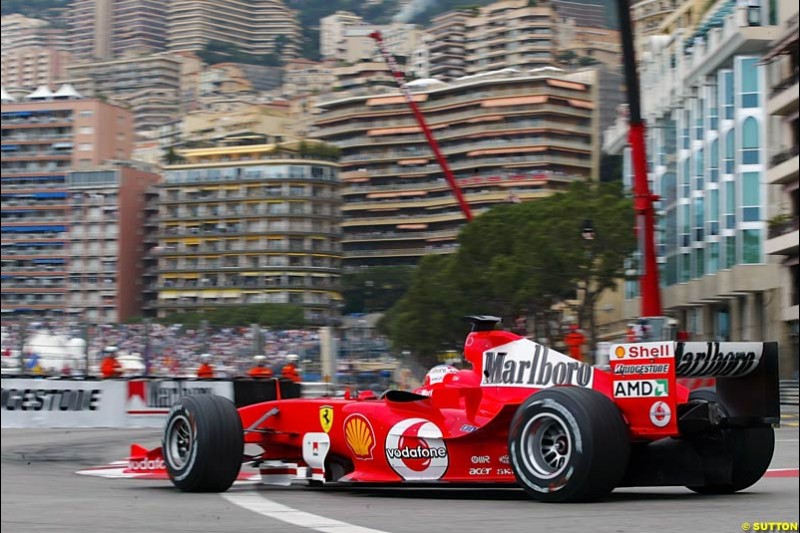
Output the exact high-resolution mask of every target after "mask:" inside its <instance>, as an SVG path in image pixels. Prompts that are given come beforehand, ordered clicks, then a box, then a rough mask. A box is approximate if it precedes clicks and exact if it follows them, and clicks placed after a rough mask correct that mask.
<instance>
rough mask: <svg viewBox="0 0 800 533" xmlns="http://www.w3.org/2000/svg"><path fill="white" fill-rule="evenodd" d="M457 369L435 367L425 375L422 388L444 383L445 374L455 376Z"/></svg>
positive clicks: (441, 366)
mask: <svg viewBox="0 0 800 533" xmlns="http://www.w3.org/2000/svg"><path fill="white" fill-rule="evenodd" d="M457 373H458V369H457V368H456V367H454V366H453V365H436V366H435V367H433V368H431V369H430V370H428V373H427V374H426V375H425V381H423V383H422V386H423V387H430V386H431V385H436V384H437V383H442V382H443V381H444V377H445V376H446V375H447V374H457Z"/></svg>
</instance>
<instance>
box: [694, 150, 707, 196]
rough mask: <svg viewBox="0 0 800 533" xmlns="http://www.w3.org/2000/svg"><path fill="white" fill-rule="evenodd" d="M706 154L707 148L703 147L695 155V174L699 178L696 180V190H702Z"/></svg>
mask: <svg viewBox="0 0 800 533" xmlns="http://www.w3.org/2000/svg"><path fill="white" fill-rule="evenodd" d="M704 156H705V150H703V149H702V148H701V149H700V150H698V151H697V153H696V154H695V156H694V175H695V177H696V178H697V180H696V181H695V190H698V191H702V190H703V187H704V184H703V171H704V170H705V169H704V168H703V167H704V166H705V165H704V161H703V159H704Z"/></svg>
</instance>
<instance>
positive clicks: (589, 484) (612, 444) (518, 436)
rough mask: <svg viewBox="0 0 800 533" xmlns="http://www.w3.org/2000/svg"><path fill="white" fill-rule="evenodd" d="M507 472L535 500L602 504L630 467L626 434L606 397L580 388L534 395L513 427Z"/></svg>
mask: <svg viewBox="0 0 800 533" xmlns="http://www.w3.org/2000/svg"><path fill="white" fill-rule="evenodd" d="M508 450H509V458H510V461H511V466H512V468H513V470H514V475H515V477H516V478H517V481H518V482H519V483H520V485H522V488H524V489H525V492H527V493H528V495H529V496H531V497H532V498H533V499H535V500H539V501H542V502H552V503H561V502H580V501H590V500H595V499H598V498H601V497H603V496H605V495H607V494H608V493H610V492H611V491H612V490H614V488H615V487H616V486H617V485H618V484H619V482H620V481H621V480H622V477H623V476H624V475H625V470H626V469H627V466H628V457H629V455H630V441H629V438H628V428H627V426H626V425H625V421H624V420H623V418H622V414H621V413H620V411H619V409H618V408H617V406H616V405H615V404H614V402H612V401H611V400H610V399H609V398H608V397H607V396H605V395H603V394H601V393H599V392H597V391H595V390H592V389H583V388H579V387H555V388H552V389H545V390H542V391H540V392H537V393H535V394H533V395H532V396H531V397H530V398H528V400H526V401H525V403H523V404H522V405H521V406H520V407H519V409H517V412H516V413H515V414H514V418H513V419H512V421H511V428H510V430H509V435H508Z"/></svg>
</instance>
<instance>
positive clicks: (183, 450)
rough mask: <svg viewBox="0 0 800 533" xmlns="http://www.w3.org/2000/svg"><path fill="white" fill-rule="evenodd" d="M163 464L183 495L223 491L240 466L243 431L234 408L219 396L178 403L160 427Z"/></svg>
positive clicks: (191, 397)
mask: <svg viewBox="0 0 800 533" xmlns="http://www.w3.org/2000/svg"><path fill="white" fill-rule="evenodd" d="M162 451H163V455H164V464H165V465H166V468H167V473H168V474H169V477H170V479H171V480H172V483H173V484H174V485H175V486H176V487H178V488H179V489H181V490H182V491H184V492H224V491H226V490H228V488H230V486H231V485H233V482H234V481H236V477H237V476H238V474H239V470H240V468H241V466H242V458H243V455H244V432H243V430H242V420H241V418H240V417H239V412H238V411H237V410H236V406H235V405H234V404H233V402H231V401H230V400H228V399H227V398H223V397H222V396H213V395H204V394H203V395H196V396H186V397H184V398H181V399H180V400H178V402H177V403H176V404H175V405H174V406H173V407H172V410H171V411H170V413H169V417H168V418H167V423H166V426H165V427H164V436H163V440H162Z"/></svg>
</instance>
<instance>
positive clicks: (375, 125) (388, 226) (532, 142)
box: [316, 69, 597, 267]
mask: <svg viewBox="0 0 800 533" xmlns="http://www.w3.org/2000/svg"><path fill="white" fill-rule="evenodd" d="M593 81H594V73H593V72H582V73H573V74H566V73H560V72H555V71H554V70H552V69H544V70H542V71H540V72H538V73H516V72H510V71H500V72H497V73H493V74H492V73H486V74H484V75H481V76H473V77H465V78H462V79H460V80H455V81H453V82H450V83H444V82H441V81H437V80H417V81H413V82H410V83H409V84H408V86H409V88H410V89H411V90H412V91H413V93H414V99H415V101H416V102H417V103H418V105H419V106H420V108H421V110H422V112H423V113H424V114H425V117H426V120H427V122H428V124H429V125H430V127H431V129H432V130H433V132H434V134H435V135H436V138H437V140H438V142H439V144H440V146H441V148H442V151H443V152H444V155H445V156H446V158H447V159H448V161H449V163H450V167H451V169H452V171H453V172H454V174H455V175H456V177H457V179H458V182H459V184H460V187H461V188H462V190H463V192H464V194H465V196H466V199H467V201H468V202H469V204H470V206H471V208H472V210H473V212H474V213H475V214H480V213H483V212H484V211H486V210H487V209H488V208H489V207H490V206H492V205H495V204H498V203H503V202H509V201H511V202H515V201H525V200H532V199H535V198H539V197H542V196H545V195H548V194H550V193H551V192H553V191H554V190H558V189H561V188H563V187H565V186H566V185H567V184H568V183H569V182H571V181H572V180H582V179H588V178H589V177H590V176H592V175H596V173H595V171H596V158H597V150H596V147H595V144H594V139H596V135H594V131H595V127H596V105H595V92H594V86H593ZM330 98H331V100H329V101H325V102H323V103H321V104H320V107H321V109H322V113H321V114H320V116H319V118H318V119H317V121H316V127H317V137H319V138H321V139H324V140H325V141H328V142H330V143H333V144H335V145H336V146H338V147H340V148H341V150H342V154H343V155H342V159H341V164H342V173H341V179H342V182H343V185H344V188H343V189H342V199H343V201H344V205H343V208H342V209H343V212H344V215H345V220H344V222H342V228H343V241H342V244H343V247H344V252H345V265H346V266H347V267H358V266H362V265H378V264H386V265H393V264H414V263H416V262H417V261H418V260H419V258H420V257H422V256H423V255H426V254H429V253H449V252H452V251H453V250H454V247H455V246H456V236H457V233H458V230H459V228H460V227H461V225H462V224H463V223H464V218H463V215H462V213H461V212H460V210H459V207H458V204H457V202H456V200H455V198H454V196H453V193H452V192H451V190H450V188H449V187H448V184H447V182H446V180H445V178H444V174H443V173H442V171H441V169H440V168H439V166H438V164H437V163H436V160H435V158H434V157H433V154H432V152H431V150H430V147H429V146H428V144H427V142H426V141H425V137H424V136H423V134H422V133H421V131H420V129H419V127H418V125H417V123H416V121H415V120H414V117H413V115H412V114H411V111H410V110H409V108H408V105H407V104H406V102H405V100H404V98H403V96H402V95H401V94H399V93H398V92H396V90H395V91H391V92H384V93H381V94H374V93H373V94H372V95H359V96H346V95H343V96H341V97H337V96H336V95H331V96H330Z"/></svg>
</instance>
